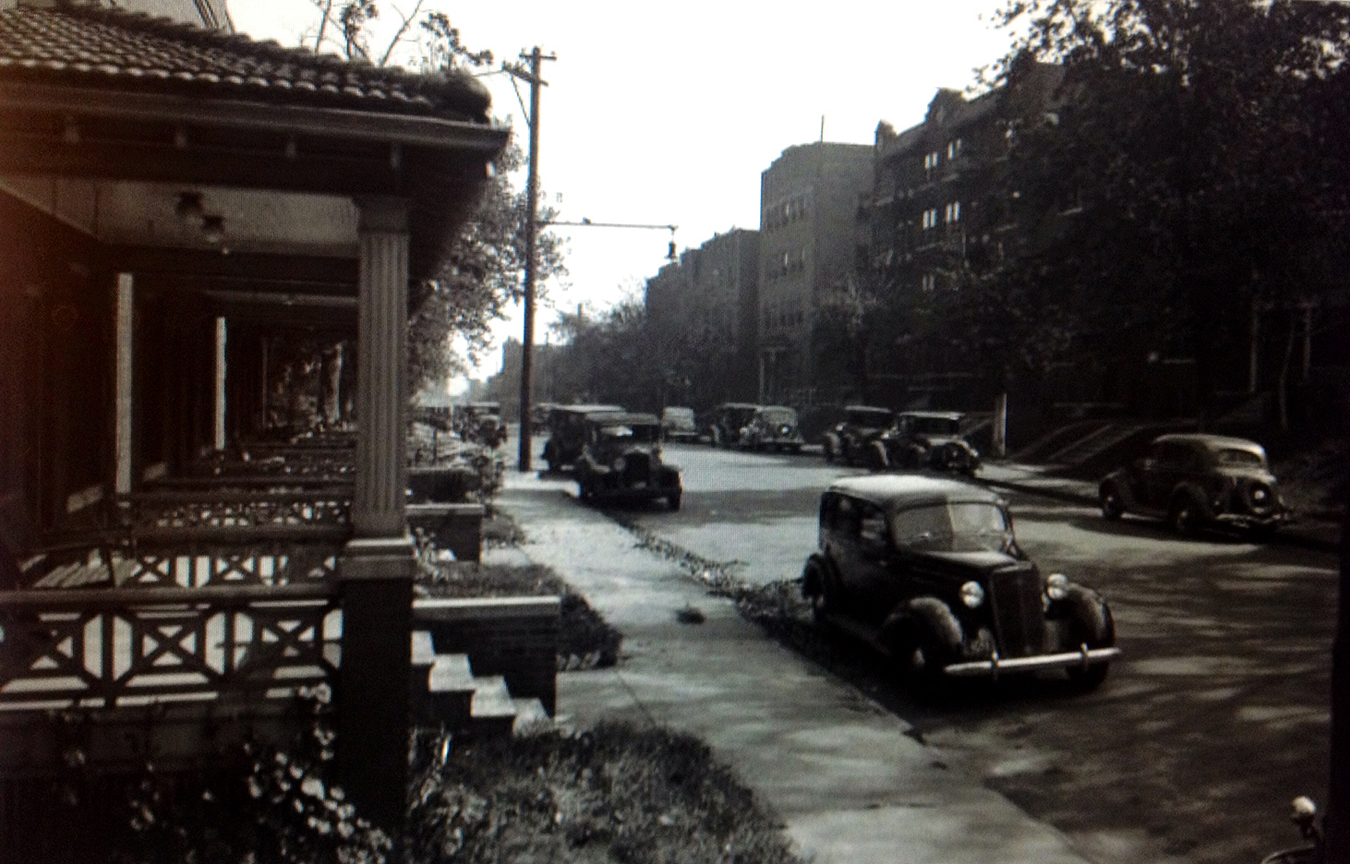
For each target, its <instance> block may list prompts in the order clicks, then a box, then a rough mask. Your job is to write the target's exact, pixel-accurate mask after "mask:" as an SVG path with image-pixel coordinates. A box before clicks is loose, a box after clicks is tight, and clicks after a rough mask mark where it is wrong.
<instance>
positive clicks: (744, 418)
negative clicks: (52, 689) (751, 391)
mask: <svg viewBox="0 0 1350 864" xmlns="http://www.w3.org/2000/svg"><path fill="white" fill-rule="evenodd" d="M758 409H759V406H758V405H755V404H753V403H751V402H723V403H722V404H721V405H718V406H717V407H716V408H714V409H713V410H712V413H711V414H709V415H708V420H707V423H706V424H705V425H706V427H707V430H708V443H709V444H712V446H714V447H735V446H736V445H737V444H738V443H740V440H741V430H742V429H744V428H745V424H747V423H749V422H750V418H751V417H753V416H755V411H756V410H758Z"/></svg>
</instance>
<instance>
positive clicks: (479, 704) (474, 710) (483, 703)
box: [465, 675, 516, 736]
mask: <svg viewBox="0 0 1350 864" xmlns="http://www.w3.org/2000/svg"><path fill="white" fill-rule="evenodd" d="M474 685H475V687H474V691H473V703H472V706H471V708H470V711H469V728H468V729H467V730H465V731H467V732H470V733H472V734H476V735H491V736H498V735H500V736H507V735H510V734H511V731H512V729H513V728H514V727H515V723H516V703H515V700H513V699H512V698H511V691H509V690H507V689H506V679H505V678H503V677H502V676H500V675H488V676H486V677H484V678H475V679H474Z"/></svg>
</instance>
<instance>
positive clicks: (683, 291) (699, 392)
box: [646, 228, 760, 409]
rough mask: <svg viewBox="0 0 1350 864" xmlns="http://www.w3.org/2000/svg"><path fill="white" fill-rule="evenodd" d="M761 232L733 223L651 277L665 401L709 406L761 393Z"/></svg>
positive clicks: (651, 312) (651, 315) (650, 313)
mask: <svg viewBox="0 0 1350 864" xmlns="http://www.w3.org/2000/svg"><path fill="white" fill-rule="evenodd" d="M759 261H760V232H758V231H753V230H748V229H744V228H733V229H732V230H730V231H728V232H726V233H725V234H717V235H715V236H714V237H713V238H712V239H710V240H707V241H705V242H704V243H703V244H702V245H700V246H699V247H698V248H697V249H686V250H685V251H684V252H683V253H682V254H681V255H680V259H679V261H676V262H673V263H671V264H667V265H666V266H664V267H662V268H661V271H660V272H659V273H658V274H657V275H656V276H653V277H652V278H651V279H649V280H647V290H646V304H647V318H648V323H649V325H650V326H651V328H652V333H653V334H654V340H655V341H654V344H653V345H652V346H651V350H652V356H653V357H654V358H655V362H656V364H657V367H658V369H659V370H660V372H661V373H662V377H663V379H664V380H665V390H666V392H664V393H663V394H661V396H662V397H663V398H661V400H660V401H661V402H662V403H663V404H664V403H669V404H680V403H685V404H690V405H693V406H694V407H697V408H699V409H704V408H706V407H709V406H711V405H715V404H717V403H719V402H738V401H750V400H753V399H754V398H755V394H756V389H757V387H758V379H757V370H758V363H757V348H756V346H757V330H756V318H757V308H758V299H759V266H760V264H759Z"/></svg>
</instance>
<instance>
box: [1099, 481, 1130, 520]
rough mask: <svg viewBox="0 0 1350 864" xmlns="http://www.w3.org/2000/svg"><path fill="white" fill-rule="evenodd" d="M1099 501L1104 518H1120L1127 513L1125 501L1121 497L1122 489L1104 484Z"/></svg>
mask: <svg viewBox="0 0 1350 864" xmlns="http://www.w3.org/2000/svg"><path fill="white" fill-rule="evenodd" d="M1097 497H1098V502H1099V503H1100V504H1101V508H1102V518H1103V519H1111V520H1115V519H1119V518H1120V517H1121V516H1122V515H1124V513H1125V503H1124V502H1123V501H1122V500H1121V498H1120V490H1119V489H1117V488H1116V487H1115V486H1103V487H1102V489H1101V494H1099V495H1098V496H1097Z"/></svg>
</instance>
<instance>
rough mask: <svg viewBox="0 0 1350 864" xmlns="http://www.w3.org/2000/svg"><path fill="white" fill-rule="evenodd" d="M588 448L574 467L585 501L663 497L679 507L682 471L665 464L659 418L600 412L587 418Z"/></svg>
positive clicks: (674, 506) (681, 491)
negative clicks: (662, 455)
mask: <svg viewBox="0 0 1350 864" xmlns="http://www.w3.org/2000/svg"><path fill="white" fill-rule="evenodd" d="M585 426H586V445H585V447H584V448H583V449H582V453H581V457H580V458H579V459H577V461H576V463H575V464H574V465H573V466H572V473H573V475H574V476H575V477H576V478H577V486H578V489H579V492H580V496H581V500H583V501H593V500H612V499H626V500H641V499H646V500H650V499H653V498H664V499H665V501H666V503H667V504H668V505H670V509H671V510H679V509H680V497H681V495H682V494H683V488H682V486H681V483H680V469H679V468H676V467H675V466H673V465H666V464H665V463H664V462H662V461H661V421H660V420H658V419H657V418H656V415H655V414H628V413H621V412H613V411H598V412H594V413H591V414H588V415H587V416H586V419H585Z"/></svg>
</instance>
